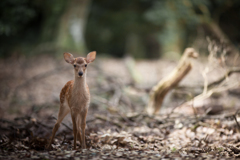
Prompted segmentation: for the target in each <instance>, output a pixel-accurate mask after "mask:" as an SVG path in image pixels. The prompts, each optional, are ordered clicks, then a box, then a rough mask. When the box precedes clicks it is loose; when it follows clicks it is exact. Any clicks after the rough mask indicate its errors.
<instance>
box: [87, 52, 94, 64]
mask: <svg viewBox="0 0 240 160" xmlns="http://www.w3.org/2000/svg"><path fill="white" fill-rule="evenodd" d="M95 58H96V51H92V52H90V53H88V55H87V58H86V60H87V63H91V62H93V61H94V60H95Z"/></svg>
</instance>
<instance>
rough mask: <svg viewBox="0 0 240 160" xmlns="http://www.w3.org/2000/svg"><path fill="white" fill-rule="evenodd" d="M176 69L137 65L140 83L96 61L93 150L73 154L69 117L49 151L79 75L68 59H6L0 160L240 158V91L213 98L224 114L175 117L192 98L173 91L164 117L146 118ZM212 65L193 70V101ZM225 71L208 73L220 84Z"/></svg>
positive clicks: (118, 65)
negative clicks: (65, 97)
mask: <svg viewBox="0 0 240 160" xmlns="http://www.w3.org/2000/svg"><path fill="white" fill-rule="evenodd" d="M9 62H11V63H9ZM176 64H177V62H175V61H169V60H168V61H167V60H155V61H137V63H136V66H135V67H136V72H137V73H138V74H139V77H140V80H139V81H140V82H139V83H138V84H135V85H133V84H132V79H131V76H130V75H129V72H128V70H127V67H126V64H125V61H124V60H122V59H108V58H99V59H97V60H96V61H95V62H94V63H93V64H91V65H89V68H88V85H89V88H90V92H91V95H92V98H91V104H90V108H89V112H88V116H87V129H86V142H87V149H84V150H81V149H80V148H81V147H80V144H79V143H78V144H77V150H73V149H72V148H73V147H72V144H73V134H72V123H71V117H70V115H68V116H67V117H66V118H65V120H64V121H63V123H62V125H61V126H60V128H59V131H58V132H57V134H56V137H55V141H54V143H53V144H52V149H51V150H47V149H46V145H47V143H48V140H49V137H50V136H51V130H52V128H53V126H54V123H55V122H56V118H57V113H58V105H59V97H58V96H59V93H60V90H61V88H62V87H63V85H64V84H65V83H66V82H67V81H68V80H71V79H72V77H73V71H72V67H71V66H69V65H68V64H66V63H65V62H64V61H63V58H62V57H60V58H57V59H56V58H53V57H51V56H38V57H33V58H30V59H28V58H24V57H17V58H16V57H12V58H9V59H7V60H1V62H0V67H1V68H4V69H2V70H1V71H0V82H1V83H0V87H1V92H0V98H1V99H0V117H1V118H0V159H160V158H166V159H167V158H179V159H182V158H183V159H187V158H188V159H193V158H196V159H209V158H211V159H213V158H217V159H218V158H219V159H220V158H224V159H225V158H229V159H230V158H238V157H240V132H239V131H240V125H239V123H238V121H239V120H240V119H239V113H238V110H239V109H240V105H239V104H240V98H239V97H240V87H239V86H238V87H237V88H232V89H229V90H225V91H223V92H221V93H218V94H215V95H214V96H213V98H210V99H208V100H207V102H206V104H208V105H212V103H214V104H215V103H216V104H218V105H219V104H221V106H220V108H221V110H218V111H217V112H214V114H212V113H211V114H209V113H210V112H206V113H204V114H193V115H189V114H183V113H182V112H172V111H173V109H174V108H175V107H176V106H179V105H180V104H182V102H185V101H188V100H189V99H191V98H192V97H189V96H188V95H189V94H187V95H186V94H179V89H175V90H174V91H171V93H169V95H168V96H167V97H166V99H165V101H164V104H163V107H162V109H161V112H160V114H158V115H155V116H149V115H147V114H146V113H145V112H144V108H145V106H146V105H147V102H148V95H149V90H150V89H151V87H152V86H154V85H155V84H156V83H157V82H158V81H159V80H160V79H161V78H163V77H164V76H166V75H167V74H169V72H170V71H171V70H173V68H174V67H175V66H176ZM206 65H207V64H206V63H204V61H197V60H196V61H194V65H193V69H192V71H191V72H190V73H189V74H188V75H187V77H186V78H184V79H183V81H182V82H181V83H180V86H182V87H180V88H182V89H181V90H184V92H186V91H187V92H189V93H191V95H193V96H195V95H198V94H200V93H201V92H202V88H201V86H203V83H204V79H203V78H202V75H201V71H202V70H204V67H205V66H206ZM224 70H225V68H219V67H215V68H214V71H212V72H209V76H208V81H209V83H210V82H213V81H215V80H217V79H219V77H221V76H222V75H223V74H222V73H223V71H224ZM146 74H147V75H146ZM236 79H239V75H232V76H231V77H229V82H230V83H232V81H234V80H236ZM231 80H232V81H231ZM199 86H200V87H199ZM183 88H184V89H183ZM186 88H187V89H186ZM209 102H212V103H209ZM196 105H199V104H196ZM194 107H195V106H194ZM187 110H192V108H188V109H187ZM183 112H187V111H185V110H184V111H183Z"/></svg>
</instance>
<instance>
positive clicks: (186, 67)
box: [146, 48, 198, 115]
mask: <svg viewBox="0 0 240 160" xmlns="http://www.w3.org/2000/svg"><path fill="white" fill-rule="evenodd" d="M197 56H198V54H197V53H196V52H195V50H194V49H193V48H187V49H186V50H185V51H184V54H183V56H182V58H181V59H180V61H179V64H178V66H177V67H176V68H175V69H174V70H173V71H172V73H170V74H169V75H168V76H167V77H165V78H163V79H162V80H161V81H159V83H158V84H157V85H156V86H154V87H153V88H152V90H151V92H150V98H149V102H148V106H147V108H146V111H147V113H148V114H150V115H152V114H156V113H157V112H158V111H159V110H160V108H161V106H162V102H163V100H164V97H165V96H166V94H167V93H168V92H169V91H170V90H171V89H173V88H174V87H175V86H177V84H178V83H179V82H180V81H181V80H182V79H183V78H184V77H185V76H186V75H187V74H188V73H189V71H190V70H191V68H192V64H191V58H196V57H197Z"/></svg>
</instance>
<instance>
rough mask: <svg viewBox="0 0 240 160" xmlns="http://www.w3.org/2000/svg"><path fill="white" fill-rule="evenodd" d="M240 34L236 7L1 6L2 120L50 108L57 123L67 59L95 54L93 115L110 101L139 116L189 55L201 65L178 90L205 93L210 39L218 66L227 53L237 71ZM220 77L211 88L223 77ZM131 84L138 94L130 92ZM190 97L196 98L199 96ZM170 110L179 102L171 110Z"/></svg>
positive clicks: (228, 2) (55, 1) (163, 1)
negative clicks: (152, 92) (193, 53)
mask: <svg viewBox="0 0 240 160" xmlns="http://www.w3.org/2000/svg"><path fill="white" fill-rule="evenodd" d="M239 28H240V1H239V0H201V1H200V0H181V1H176V0H130V1H112V0H68V1H66V0H1V1H0V57H1V60H0V66H1V71H0V82H1V84H0V87H1V91H0V92H1V93H0V98H1V99H0V110H1V113H0V115H1V116H4V115H5V117H8V114H7V113H9V114H10V115H14V114H15V115H16V114H32V113H35V112H36V113H38V114H40V113H41V111H42V110H44V112H43V113H44V114H45V113H46V110H45V109H46V108H47V109H49V110H47V111H48V112H47V113H48V114H54V115H56V114H57V110H58V107H57V106H58V104H59V98H58V96H59V93H60V90H61V88H62V87H63V85H64V84H65V83H66V82H67V81H68V80H70V79H72V77H73V71H72V68H71V66H69V65H68V64H66V63H65V62H64V60H63V57H62V54H63V53H64V52H71V53H73V55H74V56H85V55H86V54H87V53H88V52H89V51H93V50H95V51H97V59H96V61H95V62H94V63H93V64H92V66H90V67H89V71H88V83H89V85H90V89H91V93H92V95H93V97H95V98H93V100H92V104H91V106H92V108H94V107H95V109H96V108H98V107H99V105H101V106H103V107H102V108H104V106H107V105H106V101H105V100H109V103H111V104H113V106H121V107H119V108H121V109H123V110H126V109H129V108H130V109H131V110H141V109H143V108H144V107H145V106H146V104H147V99H148V93H149V90H150V89H151V87H152V86H154V85H155V84H156V83H157V82H158V81H159V80H160V79H162V78H163V77H164V76H166V75H167V74H168V73H169V72H171V70H173V68H174V67H175V66H176V64H177V61H178V60H179V59H180V57H181V55H182V53H183V51H184V49H185V48H186V47H193V48H194V49H195V50H196V51H197V52H198V53H199V55H200V60H199V61H195V67H193V71H192V72H191V73H190V74H189V76H188V78H186V79H184V80H183V82H181V84H182V85H190V86H201V85H203V81H204V80H203V78H202V75H201V71H202V70H204V67H205V66H204V65H205V64H206V63H207V59H206V57H207V56H208V54H209V52H210V51H209V48H208V47H209V41H207V37H209V39H211V40H213V41H214V43H215V44H216V45H215V46H216V47H217V48H218V49H219V50H218V51H217V52H216V53H217V55H216V56H217V58H216V59H217V60H218V57H220V56H221V54H222V53H223V52H224V53H228V54H229V56H232V57H235V58H234V59H229V61H230V63H229V64H231V65H237V64H238V63H237V62H239V59H237V58H236V55H239V54H238V51H239V48H240V30H239ZM225 55H226V54H225ZM204 57H205V59H204ZM201 58H202V59H201ZM233 60H235V61H236V63H234V64H233V63H232V62H233ZM129 64H130V67H129ZM220 66H221V65H220ZM129 68H130V69H129ZM132 68H134V69H132ZM215 69H216V70H217V71H216V72H214V73H211V72H209V75H210V76H209V81H211V80H212V81H214V80H216V79H218V78H219V77H221V76H222V74H220V73H223V71H225V70H226V68H224V67H223V66H221V67H215ZM132 70H133V72H134V74H133V72H132ZM136 77H137V78H136ZM116 82H117V83H116ZM133 83H136V84H137V85H134V86H138V89H139V90H136V89H135V90H134V89H133V88H130V87H128V86H131V85H132V84H133ZM116 84H117V85H116ZM116 86H117V87H116ZM122 86H127V87H125V88H123V87H122ZM116 88H117V89H116ZM191 91H194V93H193V95H197V94H199V93H200V92H201V89H200V91H199V89H197V90H196V89H194V90H191ZM195 92H196V93H195ZM121 95H122V96H121ZM124 95H126V96H124ZM116 97H117V102H116ZM126 97H127V98H126ZM180 97H181V96H180ZM175 98H176V97H175ZM184 98H186V97H183V99H184ZM176 101H177V100H176ZM181 101H182V100H181ZM121 102H122V103H121ZM170 102H175V101H172V100H168V101H166V102H165V104H166V106H172V104H170ZM231 102H232V101H231ZM177 104H179V102H176V104H175V105H177ZM227 104H229V103H228V102H227ZM129 106H131V107H132V108H131V107H129ZM231 106H234V107H236V103H235V101H234V102H232V103H231ZM100 108H101V107H100ZM139 108H141V109H139ZM51 109H52V110H53V111H51ZM105 109H106V107H105Z"/></svg>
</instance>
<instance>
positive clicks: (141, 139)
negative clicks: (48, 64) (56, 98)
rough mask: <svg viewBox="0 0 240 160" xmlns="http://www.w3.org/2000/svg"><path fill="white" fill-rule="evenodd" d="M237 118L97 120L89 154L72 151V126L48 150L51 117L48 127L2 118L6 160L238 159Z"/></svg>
mask: <svg viewBox="0 0 240 160" xmlns="http://www.w3.org/2000/svg"><path fill="white" fill-rule="evenodd" d="M136 115H137V116H136ZM234 115H235V113H232V114H231V113H228V114H225V115H224V114H221V115H204V116H196V117H195V116H188V117H186V116H184V115H180V114H176V113H174V114H172V115H157V116H148V115H146V114H143V113H134V114H132V116H129V115H128V116H125V117H124V118H122V116H116V115H108V119H109V120H110V119H114V121H115V123H108V122H107V121H105V120H99V118H98V115H95V118H93V119H92V120H91V121H89V122H87V125H88V128H87V130H86V141H87V149H84V150H81V149H80V144H79V143H78V149H77V150H72V143H73V136H72V131H71V128H70V129H69V128H66V127H65V128H64V127H62V128H64V129H62V130H60V131H59V132H58V133H57V136H56V138H55V141H54V144H52V149H51V150H47V149H46V148H45V147H46V145H47V143H48V139H49V135H50V134H51V129H52V126H53V124H54V120H53V119H51V118H45V121H47V122H48V123H46V122H44V123H43V122H42V121H41V119H37V118H33V117H28V116H26V117H18V118H15V119H14V120H13V121H9V120H5V119H1V121H0V124H1V126H0V127H1V135H0V147H1V150H0V153H1V155H0V159H69V158H74V159H116V158H119V159H121V158H123V159H124V158H128V159H159V158H173V157H175V158H215V157H216V158H237V157H240V134H239V128H238V127H237V124H236V123H235V121H234V118H233V116H234ZM139 117H141V120H140V121H139ZM124 119H125V120H126V119H128V120H129V122H126V121H125V120H124ZM96 122H97V123H96ZM130 122H131V123H130ZM117 123H119V124H121V127H120V126H119V125H116V124H117ZM43 124H46V125H43ZM50 124H51V125H50ZM96 124H97V125H96Z"/></svg>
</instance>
